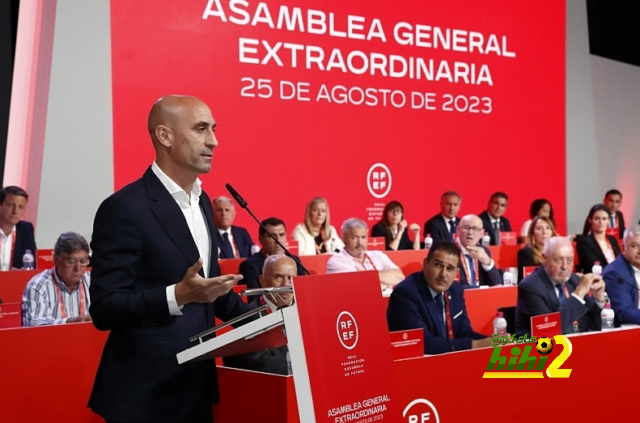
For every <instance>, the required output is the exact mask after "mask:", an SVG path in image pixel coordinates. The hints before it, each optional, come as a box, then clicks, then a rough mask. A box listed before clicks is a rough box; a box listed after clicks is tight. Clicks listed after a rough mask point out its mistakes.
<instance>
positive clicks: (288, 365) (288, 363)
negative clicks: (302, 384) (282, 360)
mask: <svg viewBox="0 0 640 423" xmlns="http://www.w3.org/2000/svg"><path fill="white" fill-rule="evenodd" d="M287 374H288V375H292V374H293V368H292V367H291V354H289V351H287Z"/></svg>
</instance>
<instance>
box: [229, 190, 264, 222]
mask: <svg viewBox="0 0 640 423" xmlns="http://www.w3.org/2000/svg"><path fill="white" fill-rule="evenodd" d="M225 186H226V187H227V191H229V193H230V194H231V196H232V197H233V199H234V200H236V202H237V203H238V205H239V206H240V207H242V208H243V209H246V208H247V206H248V204H247V202H246V201H244V198H242V196H241V195H240V194H238V191H236V190H235V189H233V187H232V186H231V184H225ZM252 216H253V214H252ZM258 223H260V222H258Z"/></svg>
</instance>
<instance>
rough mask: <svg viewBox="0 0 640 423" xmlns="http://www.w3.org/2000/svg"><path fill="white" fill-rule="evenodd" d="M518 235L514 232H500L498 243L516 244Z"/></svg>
mask: <svg viewBox="0 0 640 423" xmlns="http://www.w3.org/2000/svg"><path fill="white" fill-rule="evenodd" d="M517 244H518V236H517V235H516V233H515V232H500V245H517Z"/></svg>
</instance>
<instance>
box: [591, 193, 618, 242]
mask: <svg viewBox="0 0 640 423" xmlns="http://www.w3.org/2000/svg"><path fill="white" fill-rule="evenodd" d="M602 203H603V204H604V205H605V206H607V208H608V209H609V211H610V212H611V213H610V214H609V228H610V229H617V231H618V238H620V239H622V237H623V236H624V232H625V223H624V215H623V214H622V212H621V211H620V205H621V204H622V193H621V192H620V191H618V190H617V189H610V190H609V191H607V192H606V194H605V195H604V200H603V201H602ZM589 232H591V222H589V217H587V219H586V220H585V221H584V229H583V231H582V234H583V235H589Z"/></svg>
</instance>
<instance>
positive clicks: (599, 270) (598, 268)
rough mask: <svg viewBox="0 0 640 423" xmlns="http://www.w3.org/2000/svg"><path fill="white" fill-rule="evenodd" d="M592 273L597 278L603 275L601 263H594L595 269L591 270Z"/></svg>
mask: <svg viewBox="0 0 640 423" xmlns="http://www.w3.org/2000/svg"><path fill="white" fill-rule="evenodd" d="M591 273H593V274H594V275H596V276H600V275H602V266H600V262H599V261H595V262H593V267H592V268H591Z"/></svg>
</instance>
